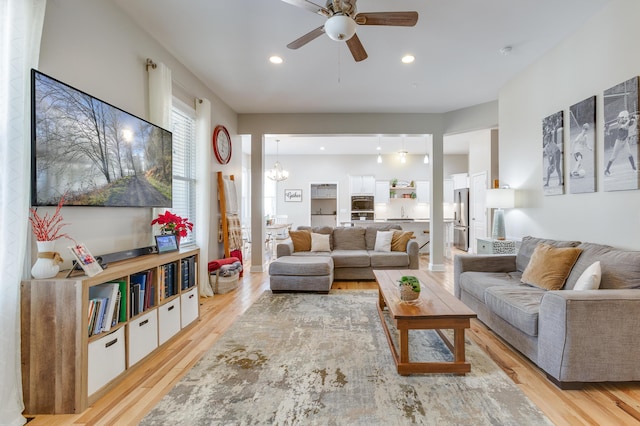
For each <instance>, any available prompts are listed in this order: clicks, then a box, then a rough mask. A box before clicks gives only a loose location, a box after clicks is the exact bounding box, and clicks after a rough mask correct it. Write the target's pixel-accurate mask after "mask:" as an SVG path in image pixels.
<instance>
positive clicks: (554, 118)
mask: <svg viewBox="0 0 640 426" xmlns="http://www.w3.org/2000/svg"><path fill="white" fill-rule="evenodd" d="M563 119H564V113H563V111H558V112H556V113H555V114H551V115H549V116H547V117H545V118H543V119H542V174H543V176H542V181H543V182H542V184H543V186H542V188H543V193H544V195H561V194H564V122H563Z"/></svg>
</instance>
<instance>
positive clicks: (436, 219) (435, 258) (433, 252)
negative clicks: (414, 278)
mask: <svg viewBox="0 0 640 426" xmlns="http://www.w3.org/2000/svg"><path fill="white" fill-rule="evenodd" d="M443 145H444V137H443V134H441V133H435V134H433V135H432V142H431V168H430V172H431V176H430V180H431V182H432V185H431V203H430V204H429V209H430V210H429V217H430V218H431V222H430V230H429V232H430V236H431V243H430V244H429V249H430V255H429V270H430V271H444V241H445V235H444V233H445V226H444V211H443V207H442V203H443V200H444V198H443V186H444V176H443V172H444V169H443V162H444V152H443Z"/></svg>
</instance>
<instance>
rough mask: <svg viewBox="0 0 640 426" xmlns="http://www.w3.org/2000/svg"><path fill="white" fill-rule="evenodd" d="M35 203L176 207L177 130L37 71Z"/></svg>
mask: <svg viewBox="0 0 640 426" xmlns="http://www.w3.org/2000/svg"><path fill="white" fill-rule="evenodd" d="M31 95H32V98H31V150H32V157H31V204H32V205H33V206H55V205H57V204H58V201H59V200H60V197H61V196H62V195H64V197H65V205H75V206H109V207H171V179H172V161H171V156H172V151H171V149H172V135H171V132H169V131H168V130H165V129H162V128H160V127H158V126H156V125H154V124H151V123H149V122H148V121H145V120H143V119H141V118H138V117H136V116H134V115H132V114H129V113H127V112H125V111H123V110H121V109H119V108H116V107H114V106H112V105H110V104H108V103H106V102H104V101H101V100H100V99H97V98H95V97H93V96H91V95H88V94H87V93H84V92H82V91H80V90H78V89H75V88H73V87H71V86H69V85H67V84H64V83H62V82H60V81H58V80H56V79H54V78H52V77H49V76H47V75H45V74H43V73H41V72H39V71H36V70H32V71H31Z"/></svg>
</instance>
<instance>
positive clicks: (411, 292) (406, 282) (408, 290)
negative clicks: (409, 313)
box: [398, 275, 420, 302]
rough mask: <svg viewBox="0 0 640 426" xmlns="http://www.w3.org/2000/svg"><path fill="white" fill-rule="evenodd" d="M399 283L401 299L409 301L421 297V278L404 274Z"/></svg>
mask: <svg viewBox="0 0 640 426" xmlns="http://www.w3.org/2000/svg"><path fill="white" fill-rule="evenodd" d="M398 284H399V287H400V299H401V300H403V301H405V302H408V301H411V300H416V299H418V298H419V297H420V280H418V278H416V277H414V276H413V275H403V276H402V277H401V278H400V281H399V282H398Z"/></svg>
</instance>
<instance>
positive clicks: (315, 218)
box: [311, 214, 337, 227]
mask: <svg viewBox="0 0 640 426" xmlns="http://www.w3.org/2000/svg"><path fill="white" fill-rule="evenodd" d="M336 217H337V216H336V215H335V214H312V215H311V226H314V227H315V226H318V227H320V226H331V227H335V226H337V222H336Z"/></svg>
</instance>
